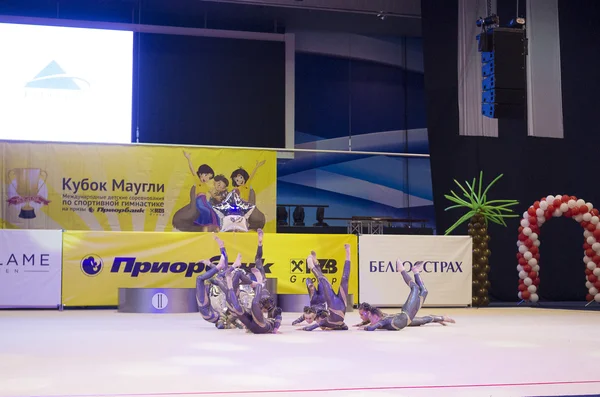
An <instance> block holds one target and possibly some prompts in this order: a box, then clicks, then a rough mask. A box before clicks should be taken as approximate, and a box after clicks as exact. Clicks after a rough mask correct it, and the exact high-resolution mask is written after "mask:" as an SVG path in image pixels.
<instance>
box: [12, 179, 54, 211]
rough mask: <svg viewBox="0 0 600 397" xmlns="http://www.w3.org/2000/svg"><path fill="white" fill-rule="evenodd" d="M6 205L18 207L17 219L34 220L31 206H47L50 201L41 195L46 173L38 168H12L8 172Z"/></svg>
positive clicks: (44, 185)
mask: <svg viewBox="0 0 600 397" xmlns="http://www.w3.org/2000/svg"><path fill="white" fill-rule="evenodd" d="M7 175H8V200H7V202H8V205H14V206H16V207H20V209H21V211H20V212H19V218H22V219H34V218H35V217H36V215H35V209H34V207H33V206H32V204H37V205H39V206H42V205H48V204H49V203H50V201H48V199H47V198H46V197H43V196H47V194H43V193H44V192H43V191H44V190H46V189H44V188H45V187H46V178H47V177H48V174H47V173H46V171H44V170H41V169H39V168H13V169H12V170H10V171H8V174H7Z"/></svg>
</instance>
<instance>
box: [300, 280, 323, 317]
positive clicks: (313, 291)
mask: <svg viewBox="0 0 600 397" xmlns="http://www.w3.org/2000/svg"><path fill="white" fill-rule="evenodd" d="M306 289H307V290H308V296H309V298H310V306H304V310H303V313H302V315H301V316H300V317H298V318H297V319H296V320H294V321H293V322H292V325H298V324H301V323H303V322H304V321H306V322H307V323H308V324H312V323H313V322H314V321H315V317H316V316H317V311H318V310H324V309H325V310H326V309H327V302H325V296H324V295H323V289H322V288H319V287H318V286H315V284H314V283H313V281H312V280H311V279H310V278H306Z"/></svg>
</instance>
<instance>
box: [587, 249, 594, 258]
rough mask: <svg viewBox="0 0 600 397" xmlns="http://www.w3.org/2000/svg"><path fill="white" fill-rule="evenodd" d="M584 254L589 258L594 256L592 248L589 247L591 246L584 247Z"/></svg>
mask: <svg viewBox="0 0 600 397" xmlns="http://www.w3.org/2000/svg"><path fill="white" fill-rule="evenodd" d="M585 255H586V256H589V257H590V258H593V257H594V250H593V249H591V248H588V249H586V250H585Z"/></svg>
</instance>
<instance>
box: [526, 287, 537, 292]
mask: <svg viewBox="0 0 600 397" xmlns="http://www.w3.org/2000/svg"><path fill="white" fill-rule="evenodd" d="M527 291H529V292H531V293H532V294H533V293H535V291H537V287H536V286H535V285H530V286H529V287H527Z"/></svg>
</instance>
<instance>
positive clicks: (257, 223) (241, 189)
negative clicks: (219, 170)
mask: <svg viewBox="0 0 600 397" xmlns="http://www.w3.org/2000/svg"><path fill="white" fill-rule="evenodd" d="M264 164H265V160H263V161H257V162H256V166H255V167H254V170H252V173H251V174H248V171H246V170H245V169H244V168H242V167H239V168H238V169H237V170H235V171H233V172H232V173H231V184H232V185H233V190H234V191H237V192H238V193H239V195H240V198H241V199H242V200H243V201H246V202H248V203H250V204H252V205H254V206H256V193H255V192H254V189H252V180H253V179H254V177H255V176H256V172H257V171H258V169H259V168H260V167H262V166H263V165H264ZM265 222H266V218H265V214H263V213H262V212H260V210H259V209H258V208H256V207H254V211H252V214H250V217H249V218H248V228H249V229H251V230H258V229H262V228H263V227H265Z"/></svg>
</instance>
